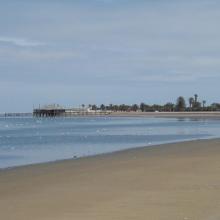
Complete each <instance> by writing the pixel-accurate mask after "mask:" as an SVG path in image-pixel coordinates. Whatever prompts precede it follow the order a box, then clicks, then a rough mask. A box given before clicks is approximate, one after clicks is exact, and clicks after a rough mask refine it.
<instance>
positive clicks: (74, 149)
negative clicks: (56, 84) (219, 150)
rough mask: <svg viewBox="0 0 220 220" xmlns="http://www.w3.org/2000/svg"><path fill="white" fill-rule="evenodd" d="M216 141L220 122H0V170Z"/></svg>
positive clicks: (114, 119) (105, 119)
mask: <svg viewBox="0 0 220 220" xmlns="http://www.w3.org/2000/svg"><path fill="white" fill-rule="evenodd" d="M215 137H220V120H217V119H215V120H214V119H203V120H198V119H197V120H192V119H171V118H142V117H138V118H130V117H129V118H126V117H97V118H95V117H88V118H87V117H79V118H32V117H24V118H16V117H15V118H7V117H6V118H4V117H0V168H7V167H13V166H20V165H27V164H34V163H41V162H47V161H55V160H61V159H67V158H78V157H86V156H91V155H96V154H103V153H108V152H114V151H118V150H123V149H128V148H135V147H142V146H150V145H156V144H163V143H171V142H179V141H184V140H195V139H205V138H215Z"/></svg>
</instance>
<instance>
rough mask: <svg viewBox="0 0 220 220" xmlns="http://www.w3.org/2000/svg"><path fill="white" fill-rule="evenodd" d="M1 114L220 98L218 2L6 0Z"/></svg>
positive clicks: (0, 11) (0, 41) (1, 18)
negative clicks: (38, 108) (45, 108)
mask: <svg viewBox="0 0 220 220" xmlns="http://www.w3.org/2000/svg"><path fill="white" fill-rule="evenodd" d="M0 4H1V7H0V112H5V111H7V112H8V111H9V112H13V111H31V110H32V107H33V105H35V106H38V104H41V105H42V104H46V103H48V104H49V103H59V104H61V105H64V106H78V105H80V104H82V103H85V104H89V103H91V104H93V103H96V104H101V103H104V104H110V103H128V104H132V103H140V102H146V103H159V104H162V103H166V102H175V101H176V98H177V96H179V95H182V96H184V97H186V98H187V99H188V97H189V96H192V95H194V94H195V93H197V94H198V95H199V98H200V100H203V99H205V100H207V102H208V103H211V102H220V96H219V94H220V88H219V83H220V28H219V24H220V2H219V1H218V0H185V1H182V0H166V1H164V0H72V1H71V0H62V1H58V0H57V1H56V0H38V1H34V0H19V1H18V0H14V1H13V0H11V1H1V0H0Z"/></svg>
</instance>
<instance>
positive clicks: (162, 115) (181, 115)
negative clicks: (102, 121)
mask: <svg viewBox="0 0 220 220" xmlns="http://www.w3.org/2000/svg"><path fill="white" fill-rule="evenodd" d="M19 114H21V115H23V114H27V113H15V114H14V116H7V117H5V116H4V115H0V118H14V117H15V118H23V117H31V118H35V117H34V116H33V114H32V113H30V114H31V115H30V114H28V116H16V115H19ZM12 115H13V114H12ZM56 117H57V118H76V117H153V118H199V119H200V118H204V119H206V118H214V119H215V118H217V119H220V111H213V112H211V111H210V112H209V111H207V112H205V111H204V112H203V111H201V112H193V111H192V112H111V113H109V114H106V115H104V114H99V113H88V114H78V115H74V114H73V115H67V116H56ZM39 118H45V117H39ZM46 118H51V117H46Z"/></svg>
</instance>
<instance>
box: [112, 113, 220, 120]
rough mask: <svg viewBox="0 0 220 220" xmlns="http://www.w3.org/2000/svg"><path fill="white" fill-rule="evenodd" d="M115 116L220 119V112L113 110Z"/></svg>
mask: <svg viewBox="0 0 220 220" xmlns="http://www.w3.org/2000/svg"><path fill="white" fill-rule="evenodd" d="M109 116H113V117H114V116H115V117H155V118H196V119H197V118H199V119H203V118H204V119H207V118H214V119H216V118H217V119H220V112H112V113H111V114H110V115H109Z"/></svg>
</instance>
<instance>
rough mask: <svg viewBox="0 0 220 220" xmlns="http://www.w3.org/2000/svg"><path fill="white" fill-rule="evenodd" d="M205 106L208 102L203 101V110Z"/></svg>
mask: <svg viewBox="0 0 220 220" xmlns="http://www.w3.org/2000/svg"><path fill="white" fill-rule="evenodd" d="M205 104H206V100H203V101H202V108H203V109H204V108H205Z"/></svg>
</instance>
